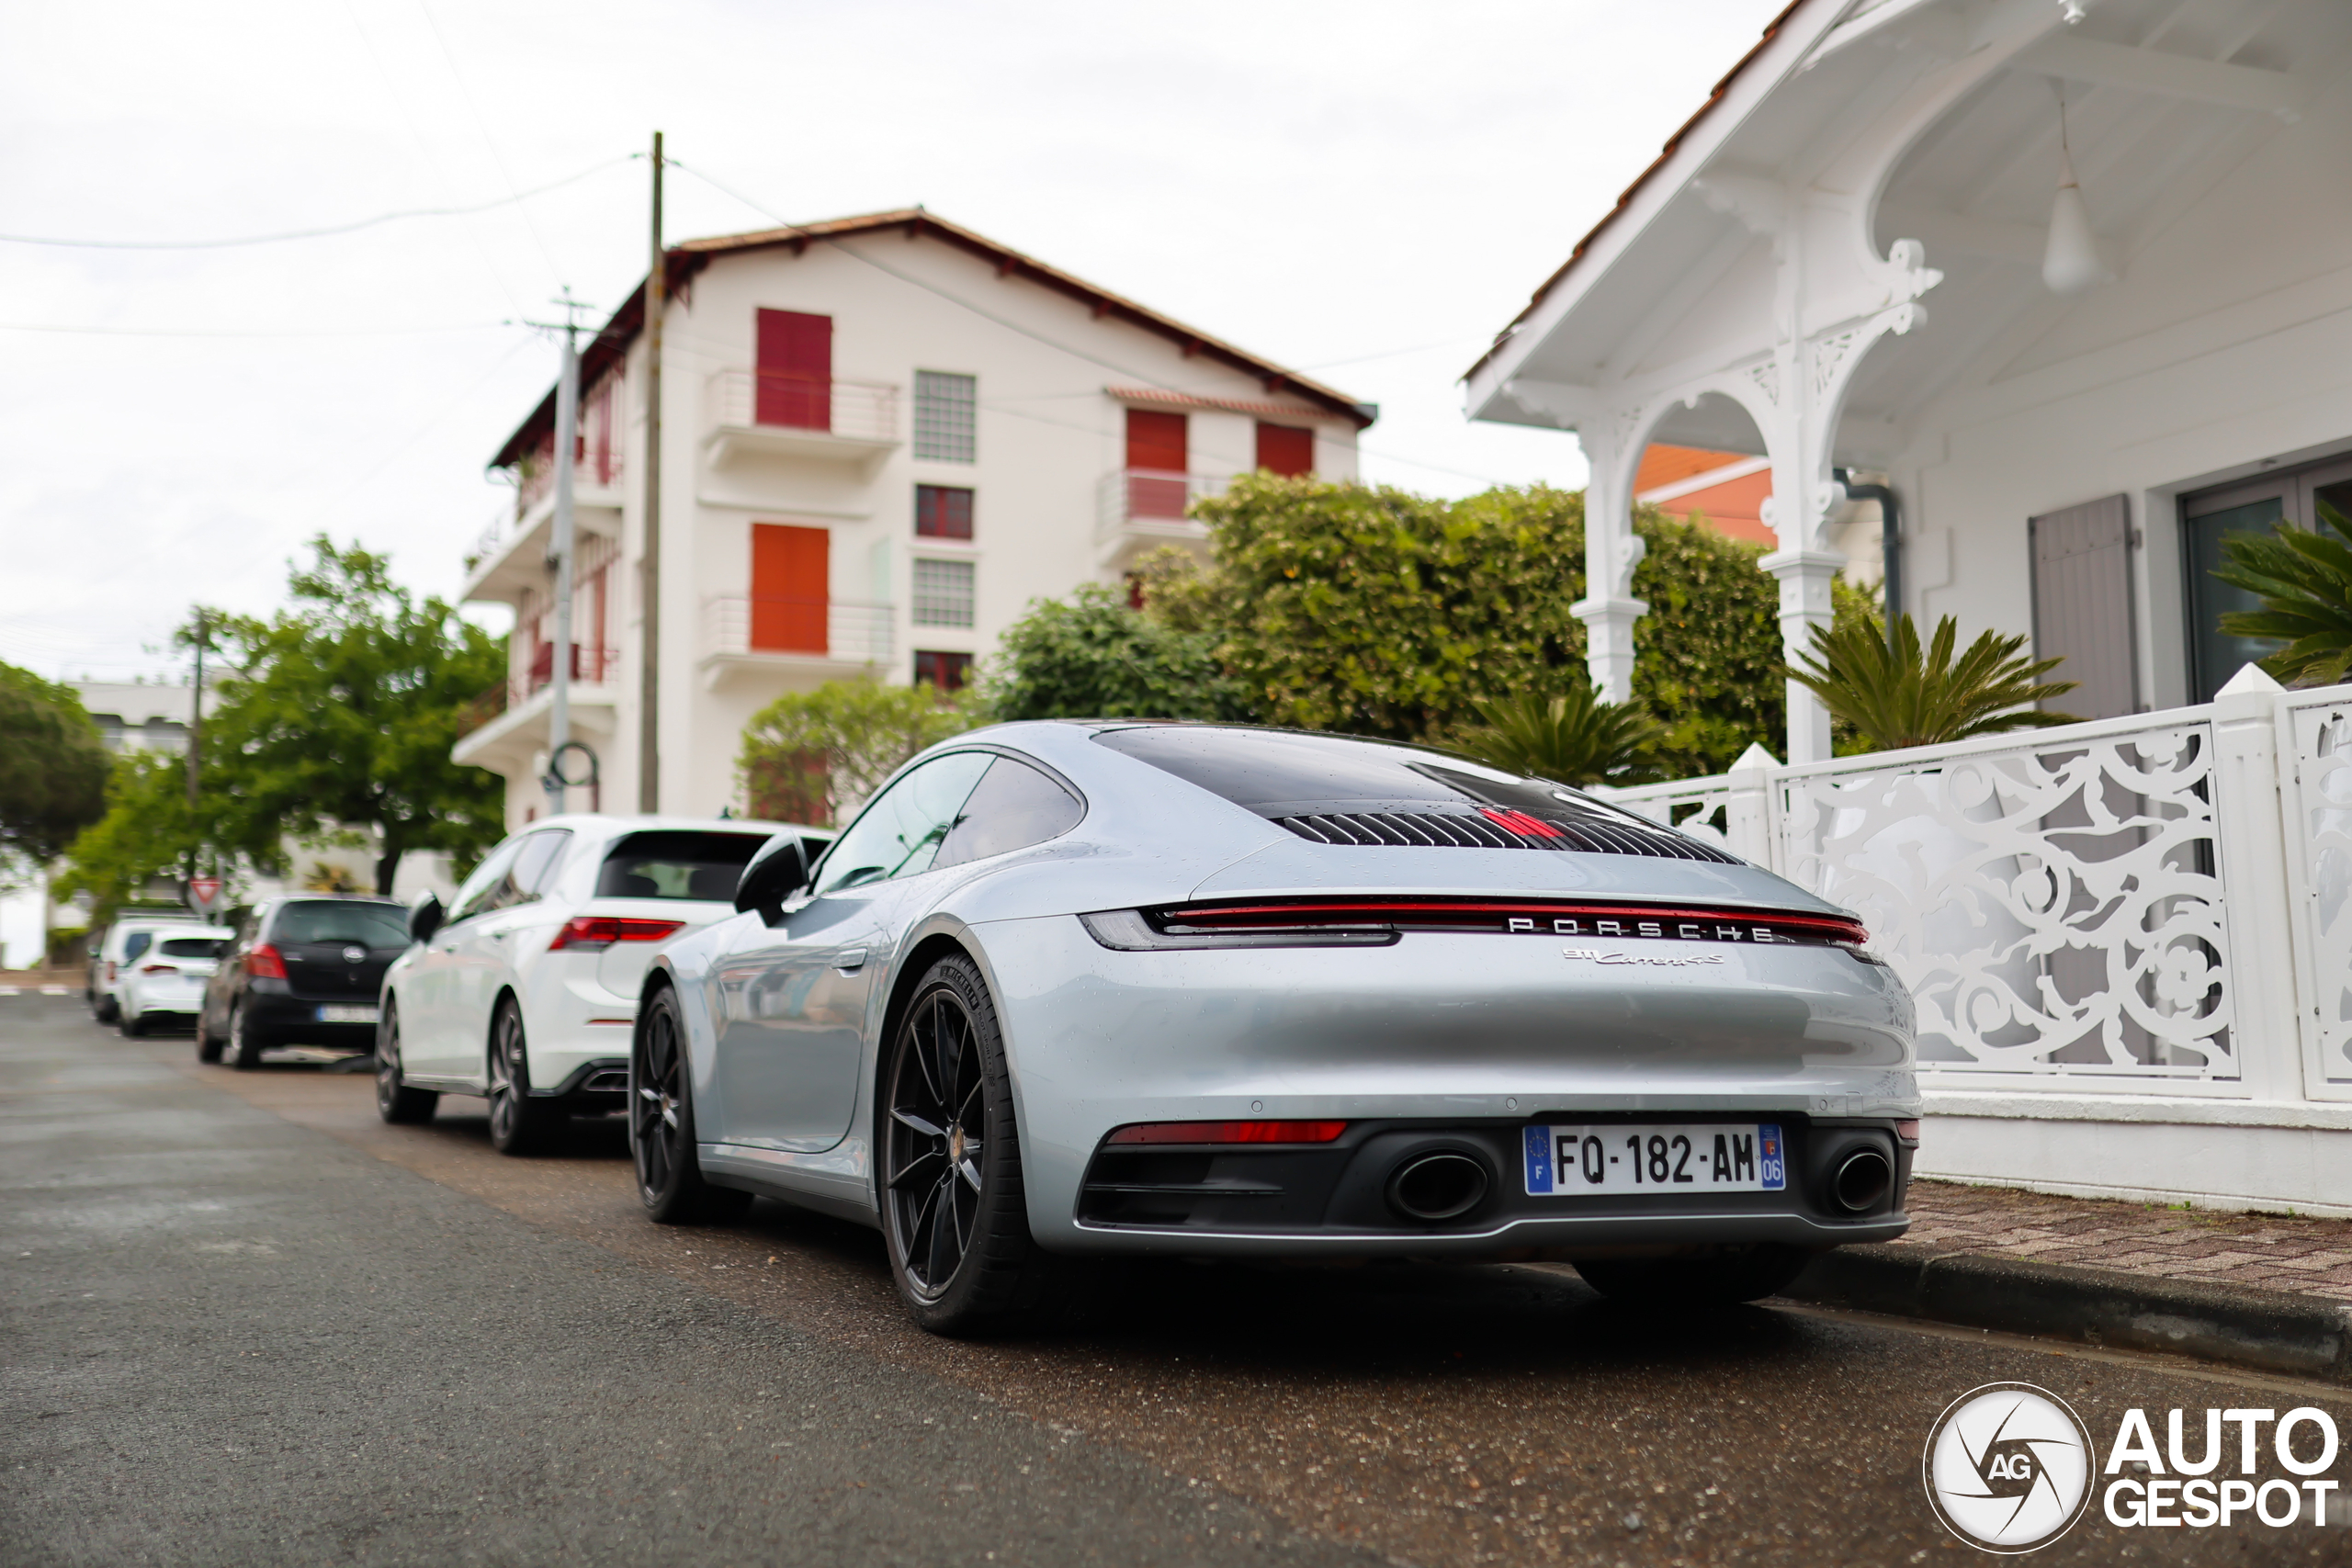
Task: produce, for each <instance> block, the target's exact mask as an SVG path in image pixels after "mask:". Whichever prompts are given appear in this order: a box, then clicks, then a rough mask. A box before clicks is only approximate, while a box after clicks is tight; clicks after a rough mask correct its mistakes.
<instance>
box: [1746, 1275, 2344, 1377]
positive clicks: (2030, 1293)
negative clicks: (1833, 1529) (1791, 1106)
mask: <svg viewBox="0 0 2352 1568" xmlns="http://www.w3.org/2000/svg"><path fill="white" fill-rule="evenodd" d="M1781 1294H1782V1295H1784V1296H1787V1297H1789V1298H1791V1299H1792V1300H1795V1301H1801V1302H1813V1303H1818V1304H1820V1305H1823V1306H1839V1307H1850V1308H1853V1309H1855V1310H1857V1311H1860V1312H1876V1313H1885V1314H1890V1315H1893V1316H1898V1317H1918V1318H1927V1319H1929V1320H1931V1321H1933V1322H1937V1323H1953V1324H1961V1325H1965V1326H1967V1327H1970V1328H1995V1329H2000V1330H2002V1331H2004V1332H2007V1333H2011V1334H2038V1335H2044V1336H2048V1337H2053V1338H2059V1339H2074V1340H2079V1341H2081V1342H2082V1343H2084V1344H2088V1345H2103V1346H2110V1347H2116V1348H2125V1349H2133V1350H2162V1351H2166V1352H2169V1353H2171V1354H2173V1355H2179V1356H2195V1357H2199V1358H2200V1359H2205V1360H2209V1361H2221V1362H2224V1363H2227V1364H2229V1365H2231V1366H2237V1367H2247V1368H2252V1369H2254V1370H2256V1371H2266V1372H2283V1373H2286V1374H2289V1375H2290V1376H2295V1377H2307V1378H2323V1379H2325V1380H2327V1381H2328V1382H2341V1383H2352V1306H2347V1305H2346V1304H2345V1303H2340V1302H2335V1301H2329V1300H2327V1299H2325V1298H2324V1297H2319V1296H2299V1295H2291V1294H2289V1293H2287V1292H2281V1291H2256V1290H2246V1289H2243V1288H2240V1287H2237V1286H2231V1285H2209V1284H2202V1283H2199V1282H2195V1281H2191V1280H2166V1279H2162V1278H2155V1277H2152V1276H2149V1275H2146V1274H2133V1273H2127V1272H2125V1271H2124V1270H2122V1269H2082V1268H2075V1267H2071V1266H2068V1265H2063V1264H2055V1263H2030V1262H2027V1261H2024V1260H2022V1259H2018V1258H1987V1257H1984V1256H1982V1255H1980V1254H1976V1253H1967V1252H1949V1251H1944V1250H1942V1249H1939V1248H1937V1247H1917V1246H1911V1245H1907V1244H1905V1243H1903V1242H1887V1243H1883V1244H1879V1245H1875V1246H1861V1247H1838V1248H1837V1249H1836V1250H1835V1251H1831V1252H1825V1253H1823V1254H1822V1255H1821V1256H1820V1257H1818V1258H1815V1260H1814V1261H1813V1263H1812V1264H1811V1265H1810V1266H1808V1267H1807V1268H1806V1269H1805V1271H1804V1273H1803V1274H1801V1275H1799V1276H1798V1277H1797V1279H1796V1281H1795V1283H1793V1284H1792V1285H1791V1286H1789V1288H1788V1289H1787V1290H1785V1291H1783V1292H1781Z"/></svg>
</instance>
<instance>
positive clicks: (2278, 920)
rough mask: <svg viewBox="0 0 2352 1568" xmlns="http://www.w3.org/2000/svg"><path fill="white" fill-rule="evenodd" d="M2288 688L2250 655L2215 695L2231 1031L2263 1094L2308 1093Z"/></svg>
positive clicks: (2245, 1072) (2249, 1081) (2252, 1089)
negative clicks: (2288, 784) (2282, 732)
mask: <svg viewBox="0 0 2352 1568" xmlns="http://www.w3.org/2000/svg"><path fill="white" fill-rule="evenodd" d="M2282 695H2283V690H2282V688H2281V687H2280V686H2279V684H2278V682H2276V681H2274V680H2272V679H2271V678H2270V677H2269V676H2267V675H2266V674H2264V673H2263V672H2262V671H2261V669H2260V668H2259V667H2258V666H2256V665H2253V664H2248V665H2246V666H2245V668H2244V669H2242V670H2240V671H2238V672H2237V673H2236V674H2235V675H2233V676H2232V677H2230V681H2229V683H2228V684H2227V685H2225V686H2223V687H2222V689H2221V691H2219V692H2218V693H2216V694H2214V697H2213V749H2214V757H2213V829H2214V832H2215V834H2216V836H2217V837H2218V838H2219V839H2220V840H2221V846H2220V847H2221V862H2222V866H2221V869H2222V886H2224V887H2225V888H2227V889H2228V897H2227V899H2226V900H2225V903H2224V907H2223V909H2222V919H2223V920H2224V921H2225V922H2226V928H2227V930H2228V931H2229V934H2230V967H2231V969H2232V971H2233V973H2232V975H2231V976H2230V982H2231V983H2230V987H2229V988H2230V995H2231V997H2232V998H2233V1002H2234V1005H2235V1010H2236V1018H2235V1020H2234V1026H2233V1029H2232V1031H2231V1034H2232V1036H2233V1043H2234V1044H2235V1046H2236V1055H2237V1058H2238V1070H2239V1072H2240V1074H2241V1075H2242V1079H2243V1081H2244V1083H2245V1088H2246V1091H2247V1092H2248V1093H2249V1094H2251V1095H2252V1096H2253V1097H2254V1098H2256V1099H2257V1100H2299V1099H2301V1098H2302V1056H2303V1052H2302V1019H2301V1009H2300V1008H2299V1007H2298V1006H2297V1003H2296V996H2297V992H2298V990H2299V987H2298V986H2297V984H2296V975H2295V942H2294V929H2293V925H2292V921H2291V919H2290V915H2289V900H2290V894H2289V891H2288V886H2289V884H2288V876H2287V839H2286V832H2285V827H2284V823H2283V822H2282V820H2281V818H2280V816H2279V810H2280V802H2279V792H2280V778H2279V761H2280V760H2279V754H2278V704H2279V699H2280V697H2281V696H2282Z"/></svg>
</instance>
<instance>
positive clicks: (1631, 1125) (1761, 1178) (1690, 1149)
mask: <svg viewBox="0 0 2352 1568" xmlns="http://www.w3.org/2000/svg"><path fill="white" fill-rule="evenodd" d="M1788 1184H1789V1160H1788V1148H1787V1145H1784V1144H1783V1143H1782V1142H1781V1129H1780V1127H1779V1125H1778V1124H1776V1123H1774V1122H1738V1123H1729V1124H1726V1123H1724V1122H1694V1123H1687V1124H1674V1123H1656V1124H1650V1123H1636V1122H1617V1123H1613V1124H1609V1125H1600V1126H1591V1127H1530V1128H1528V1129H1527V1190H1528V1192H1529V1194H1530V1195H1531V1196H1532V1197H1537V1198H1561V1197H1567V1196H1570V1195H1572V1194H1575V1193H1579V1192H1594V1193H1609V1194H1616V1193H1627V1192H1634V1193H1646V1192H1655V1193H1668V1192H1779V1191H1781V1190H1783V1189H1785V1188H1786V1187H1787V1186H1788Z"/></svg>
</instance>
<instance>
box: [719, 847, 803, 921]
mask: <svg viewBox="0 0 2352 1568" xmlns="http://www.w3.org/2000/svg"><path fill="white" fill-rule="evenodd" d="M806 886H809V856H808V854H807V852H804V851H803V850H802V849H801V847H800V840H798V839H797V838H795V837H794V836H793V835H791V834H790V833H778V834H777V835H776V836H775V838H773V839H770V840H768V841H767V843H766V844H765V845H764V846H763V847H762V849H761V850H760V852H759V853H757V854H755V855H753V856H752V860H751V863H750V864H748V865H746V866H744V867H743V877H742V880H741V881H740V882H738V883H736V885H735V908H737V909H739V910H752V909H757V910H758V911H759V912H760V919H763V920H765V921H767V923H768V924H770V925H774V924H775V923H776V921H777V920H779V919H783V918H784V901H785V900H786V898H789V897H792V896H793V895H794V894H795V893H797V892H799V891H800V890H801V889H802V888H803V887H806Z"/></svg>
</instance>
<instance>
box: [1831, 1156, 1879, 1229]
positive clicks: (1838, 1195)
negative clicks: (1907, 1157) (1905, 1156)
mask: <svg viewBox="0 0 2352 1568" xmlns="http://www.w3.org/2000/svg"><path fill="white" fill-rule="evenodd" d="M1893 1189H1894V1166H1893V1165H1891V1164H1889V1163H1888V1162H1887V1157H1886V1156H1884V1155H1883V1154H1881V1153H1880V1152H1879V1151H1878V1150H1876V1149H1856V1150H1855V1151H1854V1152H1853V1153H1852V1154H1849V1155H1848V1156H1846V1157H1845V1159H1843V1160H1842V1161H1840V1162H1839V1163H1838V1174H1837V1175H1835V1176H1833V1177H1831V1178H1830V1179H1829V1194H1830V1196H1831V1197H1833V1198H1835V1199H1837V1200H1838V1207H1839V1208H1841V1209H1843V1210H1845V1211H1846V1212H1847V1213H1849V1214H1867V1213H1870V1212H1871V1210H1872V1209H1875V1208H1877V1207H1878V1206H1879V1205H1880V1204H1882V1203H1883V1202H1885V1201H1886V1195H1887V1193H1888V1192H1889V1191H1891V1190H1893Z"/></svg>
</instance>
